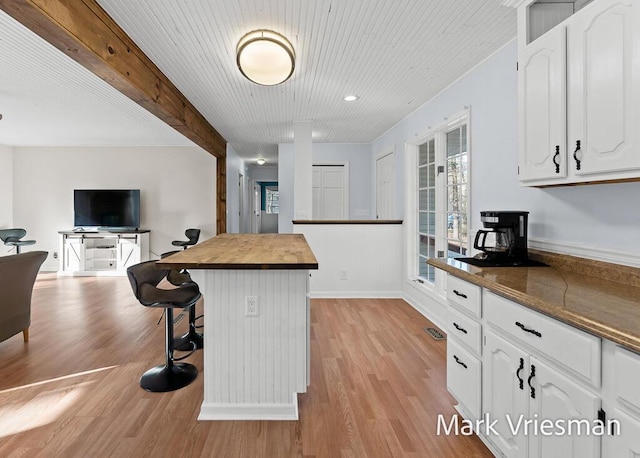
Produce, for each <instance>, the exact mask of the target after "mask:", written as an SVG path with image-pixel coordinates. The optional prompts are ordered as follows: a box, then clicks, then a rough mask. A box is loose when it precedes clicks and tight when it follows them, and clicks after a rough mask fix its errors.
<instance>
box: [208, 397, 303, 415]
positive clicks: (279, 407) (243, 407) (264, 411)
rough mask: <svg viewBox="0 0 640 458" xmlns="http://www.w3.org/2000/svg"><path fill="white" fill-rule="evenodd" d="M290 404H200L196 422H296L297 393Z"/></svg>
mask: <svg viewBox="0 0 640 458" xmlns="http://www.w3.org/2000/svg"><path fill="white" fill-rule="evenodd" d="M292 398H293V399H292V403H291V404H227V403H225V404H215V403H206V402H203V403H202V407H201V408H200V415H198V420H276V421H283V420H298V393H293V396H292Z"/></svg>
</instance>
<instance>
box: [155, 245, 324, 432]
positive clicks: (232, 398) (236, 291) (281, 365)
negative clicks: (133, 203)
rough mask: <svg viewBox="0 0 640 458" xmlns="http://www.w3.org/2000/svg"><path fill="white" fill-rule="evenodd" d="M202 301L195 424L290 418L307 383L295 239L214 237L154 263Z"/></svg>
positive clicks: (304, 308)
mask: <svg viewBox="0 0 640 458" xmlns="http://www.w3.org/2000/svg"><path fill="white" fill-rule="evenodd" d="M157 264H158V267H162V268H169V269H188V270H189V272H190V274H191V277H192V279H193V280H194V281H195V282H196V283H198V285H199V286H200V290H201V291H202V294H203V296H204V335H205V338H204V358H203V365H204V400H203V403H202V408H201V410H200V415H199V417H198V419H200V420H295V419H297V418H298V397H297V396H298V393H303V392H306V390H307V386H308V384H309V379H310V378H309V323H310V321H309V295H308V283H309V281H308V280H309V270H315V269H317V268H318V262H317V260H316V258H315V256H314V254H313V252H312V251H311V249H310V248H309V245H308V244H307V242H306V240H305V238H304V236H303V235H300V234H220V235H218V236H216V237H213V238H211V239H209V240H206V241H204V242H202V243H199V244H197V245H195V246H194V247H193V248H190V249H188V250H184V251H181V252H178V253H176V254H174V255H172V256H169V257H167V258H164V259H162V260H160V261H158V263H157Z"/></svg>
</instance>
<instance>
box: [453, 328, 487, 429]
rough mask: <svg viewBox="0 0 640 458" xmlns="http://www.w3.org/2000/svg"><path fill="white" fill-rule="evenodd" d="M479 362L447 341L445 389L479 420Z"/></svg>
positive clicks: (459, 347)
mask: <svg viewBox="0 0 640 458" xmlns="http://www.w3.org/2000/svg"><path fill="white" fill-rule="evenodd" d="M481 372H482V365H481V363H480V360H479V359H478V358H476V357H475V356H473V355H472V354H471V353H469V352H468V351H467V350H465V349H464V348H462V347H461V346H460V345H459V344H457V343H456V342H455V340H453V339H451V340H447V389H448V390H449V392H450V393H451V394H452V395H453V397H454V398H456V399H457V400H458V402H459V403H460V404H462V405H463V406H464V407H465V409H466V410H467V411H468V412H469V413H470V414H471V415H473V416H474V417H475V418H480V391H481V385H480V380H481V379H480V376H481V375H480V374H481Z"/></svg>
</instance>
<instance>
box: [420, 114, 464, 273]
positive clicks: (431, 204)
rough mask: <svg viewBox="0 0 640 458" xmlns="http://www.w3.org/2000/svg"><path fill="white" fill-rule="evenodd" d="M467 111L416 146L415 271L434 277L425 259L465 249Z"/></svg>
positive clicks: (432, 270) (448, 254)
mask: <svg viewBox="0 0 640 458" xmlns="http://www.w3.org/2000/svg"><path fill="white" fill-rule="evenodd" d="M467 128H468V125H467V116H466V114H464V115H462V116H460V117H459V118H458V119H457V120H456V121H453V122H450V123H448V124H447V125H445V126H443V127H442V128H440V129H436V130H434V131H432V133H431V135H430V136H428V137H426V139H424V140H422V141H420V142H419V143H418V144H417V145H416V147H417V176H416V183H417V198H416V210H417V240H416V247H417V250H416V253H415V258H414V259H416V265H415V270H414V272H415V275H416V276H417V277H418V278H420V279H421V280H423V281H426V282H429V283H434V282H435V281H436V272H435V269H434V268H433V267H431V266H429V265H428V264H427V259H428V258H430V257H437V256H447V257H455V256H465V255H466V254H467V252H468V249H469V237H468V216H469V213H468V211H469V206H468V202H469V151H468V148H467V145H468V141H467Z"/></svg>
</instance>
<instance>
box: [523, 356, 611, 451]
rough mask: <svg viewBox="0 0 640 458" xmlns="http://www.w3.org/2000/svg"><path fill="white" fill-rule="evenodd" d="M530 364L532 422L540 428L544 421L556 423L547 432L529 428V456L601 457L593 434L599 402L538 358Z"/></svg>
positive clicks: (598, 445)
mask: <svg viewBox="0 0 640 458" xmlns="http://www.w3.org/2000/svg"><path fill="white" fill-rule="evenodd" d="M529 362H530V367H529V376H528V383H527V385H528V386H527V387H526V388H528V389H529V390H530V393H529V418H531V419H536V420H537V422H538V423H537V424H538V425H542V423H541V422H542V421H543V420H550V421H551V422H553V425H552V426H553V427H552V428H549V429H548V430H545V431H542V430H540V429H539V430H538V431H532V430H531V427H529V429H530V430H529V432H528V436H529V456H530V457H531V458H597V457H599V456H600V436H598V435H595V434H590V433H591V427H592V426H593V424H594V422H595V421H596V419H597V418H598V410H599V409H600V398H599V397H598V396H597V395H595V394H593V393H591V392H589V391H587V390H586V389H584V388H582V387H581V386H580V385H578V384H577V383H576V382H574V381H572V380H570V379H569V378H567V377H565V376H563V375H561V374H560V373H558V370H557V369H553V368H551V367H550V366H547V365H546V364H544V363H541V362H540V361H539V360H537V359H536V358H535V357H533V356H532V357H530V359H529ZM563 428H564V431H563ZM579 428H581V429H579Z"/></svg>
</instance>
